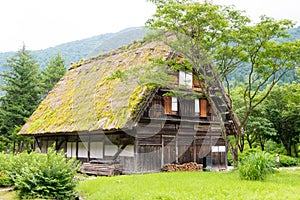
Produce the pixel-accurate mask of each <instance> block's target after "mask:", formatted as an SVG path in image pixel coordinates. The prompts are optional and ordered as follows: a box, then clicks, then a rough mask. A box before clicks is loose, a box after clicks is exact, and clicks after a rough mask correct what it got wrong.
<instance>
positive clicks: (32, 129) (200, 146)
mask: <svg viewBox="0 0 300 200" xmlns="http://www.w3.org/2000/svg"><path fill="white" fill-rule="evenodd" d="M176 57H179V58H180V56H179V55H178V54H176V53H175V52H174V51H172V50H171V49H170V48H169V47H167V46H165V45H164V44H162V43H158V42H135V43H132V44H131V45H129V46H127V47H123V48H119V49H117V50H114V51H111V52H109V53H106V54H103V55H99V56H98V57H94V58H90V59H87V60H85V61H81V62H79V63H76V64H73V65H72V66H71V67H70V69H69V70H68V72H67V73H66V75H65V76H64V77H63V78H62V79H61V80H60V81H59V82H58V83H57V85H56V86H55V88H54V89H53V90H52V91H51V92H50V93H49V94H48V96H47V97H46V98H45V99H44V100H43V101H42V103H41V104H40V105H39V107H38V108H37V110H36V111H35V112H34V113H33V114H32V116H31V117H30V118H29V120H28V121H27V123H26V124H25V125H24V126H23V128H22V129H21V131H20V134H22V135H28V136H32V137H34V139H35V146H36V148H39V149H40V150H41V152H43V153H45V152H46V151H47V148H48V147H52V146H54V147H55V148H56V149H57V150H64V151H65V152H66V156H67V157H75V158H77V159H80V160H81V161H83V162H90V161H93V160H102V161H111V160H114V161H118V162H119V163H120V165H121V167H122V173H144V172H155V171H160V170H161V168H162V167H163V166H164V165H165V164H170V163H188V162H197V163H199V164H203V165H204V167H206V166H208V167H212V168H226V167H227V148H226V145H225V142H224V140H223V138H222V136H221V129H220V127H219V123H218V121H217V118H216V116H215V115H214V113H212V110H211V108H210V105H209V104H208V101H207V100H206V98H205V97H204V96H203V94H202V92H201V89H200V88H199V84H198V83H197V81H195V80H194V79H193V74H191V73H188V72H184V71H172V72H171V71H170V72H169V75H170V76H171V77H173V79H172V83H173V85H171V86H169V87H153V85H152V86H151V87H150V86H143V84H140V79H139V78H140V77H139V75H135V76H132V77H130V78H127V79H126V80H121V79H120V78H119V77H118V76H117V75H118V73H119V75H120V72H122V71H124V70H130V69H132V68H137V69H140V70H142V72H143V69H144V68H145V67H146V66H150V65H153V60H155V59H162V60H171V59H174V58H176ZM151 60H152V61H151ZM151 63H152V64H151ZM133 72H134V70H133ZM154 72H155V70H154ZM144 73H146V71H145V72H144ZM113 76H115V78H112V77H113ZM154 78H157V77H153V79H154ZM176 86H180V88H181V89H180V90H182V91H184V92H185V94H186V95H185V96H176V95H175V94H173V93H170V90H171V89H172V88H174V87H176ZM230 125H231V121H229V120H227V121H226V126H228V127H230ZM228 134H231V133H230V128H228Z"/></svg>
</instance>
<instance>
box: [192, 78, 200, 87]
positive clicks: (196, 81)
mask: <svg viewBox="0 0 300 200" xmlns="http://www.w3.org/2000/svg"><path fill="white" fill-rule="evenodd" d="M193 86H194V87H196V88H199V87H200V84H199V81H198V79H197V77H195V76H194V77H193Z"/></svg>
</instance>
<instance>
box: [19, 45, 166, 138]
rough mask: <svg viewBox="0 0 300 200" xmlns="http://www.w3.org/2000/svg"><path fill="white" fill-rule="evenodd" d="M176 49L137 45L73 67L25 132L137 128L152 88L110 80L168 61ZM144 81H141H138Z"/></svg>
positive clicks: (135, 83) (42, 132) (51, 93)
mask: <svg viewBox="0 0 300 200" xmlns="http://www.w3.org/2000/svg"><path fill="white" fill-rule="evenodd" d="M170 53H171V50H170V49H169V48H168V47H167V46H165V45H163V44H162V43H157V42H147V43H143V42H135V43H132V44H131V45H129V46H127V47H123V48H119V49H117V50H115V51H111V52H109V53H107V54H103V55H100V56H98V57H94V58H91V59H88V60H85V61H81V62H79V63H76V64H73V65H72V66H71V67H70V69H69V71H68V72H67V73H66V75H65V76H64V77H63V78H62V79H61V80H60V81H59V82H58V83H57V85H56V86H55V87H54V89H53V90H52V91H51V92H50V93H49V94H48V96H47V97H46V98H45V99H44V100H43V101H42V103H41V104H40V105H39V107H38V108H37V110H36V111H35V112H34V113H33V114H32V116H31V117H30V118H29V119H28V121H27V123H26V124H25V125H24V126H23V128H22V129H21V131H20V134H44V133H64V132H74V131H94V130H113V129H121V128H131V126H132V122H135V120H136V118H137V116H138V113H139V112H141V109H142V108H143V107H144V105H145V103H146V102H147V98H148V97H149V96H150V94H151V90H150V89H148V88H147V87H142V86H140V85H138V84H137V79H131V80H127V81H126V84H125V83H124V82H122V81H120V80H119V79H114V80H108V79H107V78H108V77H110V76H111V75H112V73H114V72H115V71H116V70H120V71H123V70H125V69H130V68H132V67H137V66H140V67H143V66H145V65H148V64H150V61H149V58H163V59H164V58H167V57H168V56H169V55H170ZM137 78H138V77H137Z"/></svg>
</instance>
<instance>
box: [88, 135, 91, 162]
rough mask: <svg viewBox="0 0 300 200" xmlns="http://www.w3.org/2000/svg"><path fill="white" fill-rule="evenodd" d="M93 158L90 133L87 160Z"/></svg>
mask: <svg viewBox="0 0 300 200" xmlns="http://www.w3.org/2000/svg"><path fill="white" fill-rule="evenodd" d="M90 160H91V135H90V134H89V139H88V157H87V161H88V162H90Z"/></svg>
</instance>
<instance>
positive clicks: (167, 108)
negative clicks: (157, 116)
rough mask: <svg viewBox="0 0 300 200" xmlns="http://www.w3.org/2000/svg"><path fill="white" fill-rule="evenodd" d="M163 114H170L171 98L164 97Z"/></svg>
mask: <svg viewBox="0 0 300 200" xmlns="http://www.w3.org/2000/svg"><path fill="white" fill-rule="evenodd" d="M164 102H165V105H164V106H165V114H172V110H171V107H172V97H164Z"/></svg>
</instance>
